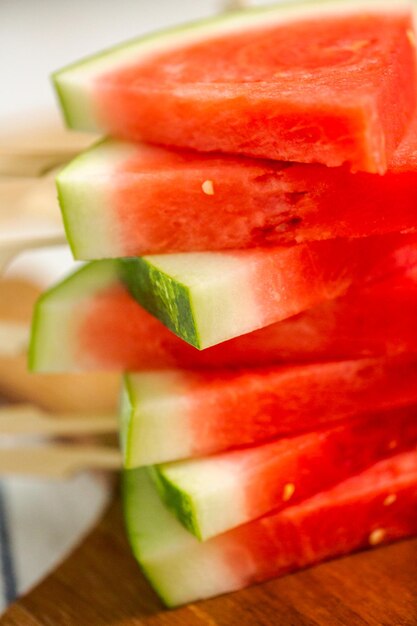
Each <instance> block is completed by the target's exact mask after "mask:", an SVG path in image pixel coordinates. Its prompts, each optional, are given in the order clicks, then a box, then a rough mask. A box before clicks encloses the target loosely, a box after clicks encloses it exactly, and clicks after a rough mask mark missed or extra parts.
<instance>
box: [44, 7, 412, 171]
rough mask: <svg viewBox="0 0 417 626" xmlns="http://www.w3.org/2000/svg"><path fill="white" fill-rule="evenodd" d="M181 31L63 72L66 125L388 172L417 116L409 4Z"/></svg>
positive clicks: (278, 12)
mask: <svg viewBox="0 0 417 626" xmlns="http://www.w3.org/2000/svg"><path fill="white" fill-rule="evenodd" d="M222 22H223V25H222ZM185 30H186V33H185V35H184V36H183V37H182V36H181V30H178V31H177V32H174V33H167V37H168V38H167V39H165V43H164V33H161V35H160V36H159V39H160V42H161V43H160V47H158V35H157V36H155V37H154V38H151V39H148V40H147V41H146V40H144V42H142V43H141V42H140V41H139V42H136V43H135V42H133V43H131V44H128V45H127V46H126V48H125V49H123V48H119V49H116V50H115V51H109V52H107V53H104V54H102V55H98V56H95V57H93V58H90V59H87V60H85V61H82V62H81V63H79V64H76V65H73V66H70V67H69V68H65V69H64V70H62V71H60V72H58V73H57V74H56V75H55V82H56V85H57V88H58V91H59V94H60V97H61V102H62V104H63V107H64V110H65V112H66V116H67V119H68V121H69V123H70V124H72V125H73V126H74V127H78V128H80V127H81V128H86V127H90V128H91V126H95V127H96V128H99V129H101V130H104V131H105V132H107V133H108V134H110V135H113V136H116V137H125V138H129V139H144V140H146V141H149V142H151V143H161V144H165V145H174V146H180V147H188V148H193V149H197V150H200V151H213V150H217V151H221V152H228V153H239V154H246V155H253V156H257V157H266V158H272V159H279V160H284V161H299V162H310V163H311V162H319V163H323V164H325V165H327V166H337V165H341V164H343V163H349V164H350V165H351V167H352V168H353V169H354V170H364V171H369V172H379V173H383V172H385V171H386V168H387V162H388V159H389V157H390V155H391V154H392V152H393V150H394V149H395V148H396V146H397V145H398V143H399V142H400V140H401V139H402V136H403V135H404V133H405V130H406V128H407V126H408V124H409V122H410V119H411V117H412V115H413V112H414V110H415V106H416V93H417V89H416V67H415V66H416V63H415V44H414V27H413V17H412V5H411V3H409V2H396V3H394V4H388V3H375V2H367V3H365V4H363V3H357V4H356V3H354V2H329V3H323V2H321V3H318V4H317V5H311V4H304V3H296V4H295V6H292V5H287V6H284V7H282V6H280V5H277V7H275V8H273V9H270V10H269V12H268V11H265V10H264V12H263V13H262V12H258V14H256V13H252V14H251V13H248V14H246V16H245V14H241V15H240V16H239V15H237V16H236V17H235V16H233V15H232V16H230V17H228V18H219V19H218V20H217V21H211V22H207V23H202V24H201V25H196V27H195V33H196V35H193V33H192V31H193V27H192V26H191V27H189V28H188V29H185ZM301 42H302V43H301ZM143 43H144V44H145V45H143ZM147 45H148V47H147ZM77 96H78V97H77ZM83 109H84V112H83Z"/></svg>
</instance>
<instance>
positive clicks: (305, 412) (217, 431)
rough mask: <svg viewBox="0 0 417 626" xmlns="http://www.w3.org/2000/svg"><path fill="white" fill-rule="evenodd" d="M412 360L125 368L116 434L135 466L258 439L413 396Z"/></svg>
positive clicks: (416, 393)
mask: <svg viewBox="0 0 417 626" xmlns="http://www.w3.org/2000/svg"><path fill="white" fill-rule="evenodd" d="M416 383H417V360H416V357H415V356H414V359H413V360H410V359H409V358H408V359H398V358H391V359H386V358H380V359H360V360H357V361H336V362H330V363H313V364H307V365H296V366H281V367H274V368H268V369H264V368H261V369H250V370H246V369H245V370H222V369H219V370H216V371H215V372H200V373H199V372H197V371H190V370H168V371H163V372H143V373H136V374H128V375H127V376H126V377H125V380H124V389H123V394H122V400H123V401H122V410H121V439H122V442H123V456H124V465H125V467H126V468H134V467H138V466H141V465H151V464H155V463H163V462H166V461H175V460H178V459H184V458H188V457H199V456H204V455H208V454H213V453H215V452H220V451H224V450H229V449H233V448H239V447H242V446H247V445H253V444H259V443H262V442H266V441H268V440H271V439H275V438H277V437H285V436H287V437H288V436H292V435H294V434H296V433H301V432H306V431H311V430H315V429H317V428H322V427H324V426H326V427H327V426H328V425H329V424H331V423H334V422H338V421H344V420H345V419H347V418H350V416H354V415H357V414H359V413H365V412H367V411H375V410H381V409H387V408H389V407H393V406H404V405H407V404H412V403H417V384H416Z"/></svg>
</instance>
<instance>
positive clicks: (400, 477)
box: [123, 452, 417, 606]
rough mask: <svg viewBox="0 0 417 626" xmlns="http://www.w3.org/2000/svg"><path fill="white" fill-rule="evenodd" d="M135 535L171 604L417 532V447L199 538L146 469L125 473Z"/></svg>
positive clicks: (148, 571)
mask: <svg viewBox="0 0 417 626" xmlns="http://www.w3.org/2000/svg"><path fill="white" fill-rule="evenodd" d="M123 482H124V501H125V517H126V525H127V529H128V534H129V538H130V543H131V546H132V549H133V552H134V554H135V556H136V558H137V560H138V561H139V563H140V565H141V568H142V569H143V571H144V573H145V575H146V576H147V578H148V579H149V581H150V582H151V584H152V586H153V587H154V588H155V590H156V591H157V593H158V594H159V595H160V596H161V598H162V599H163V601H164V602H165V604H167V605H168V606H176V605H179V604H184V603H186V602H193V601H195V600H200V599H203V598H208V597H211V596H215V595H219V594H222V593H226V592H229V591H235V590H237V589H241V588H243V587H247V586H248V585H251V584H254V583H259V582H261V581H264V580H267V579H269V578H273V577H276V576H282V575H283V574H287V573H288V572H292V571H294V570H297V569H300V568H302V567H306V566H309V565H313V564H315V563H318V562H320V561H324V560H327V559H330V558H334V557H336V556H341V555H345V554H348V553H349V552H353V551H355V550H359V549H363V548H373V547H375V546H376V545H380V544H384V543H387V542H390V541H394V540H396V539H401V538H404V537H408V536H410V535H414V534H416V533H417V453H416V452H410V453H407V454H403V455H398V456H395V457H393V458H391V459H389V460H385V461H382V462H380V463H378V464H377V465H375V466H373V467H372V468H370V469H368V470H366V471H365V472H363V473H362V474H360V475H358V476H355V477H353V478H350V479H348V480H346V481H345V482H343V483H341V484H339V485H337V486H336V487H333V488H332V489H331V490H329V491H324V492H322V493H319V494H317V495H316V496H314V497H312V498H310V499H309V500H305V501H304V502H301V503H300V504H296V505H295V506H291V507H289V508H287V509H284V510H283V511H280V512H278V513H273V514H272V515H269V516H267V517H264V518H262V519H259V520H256V521H253V522H251V523H249V524H245V525H244V526H240V527H239V528H235V529H233V530H231V531H229V532H227V533H225V534H223V535H219V536H217V537H213V538H212V539H210V540H209V541H207V542H205V543H200V542H199V541H198V540H197V539H196V538H195V537H193V536H192V535H191V534H190V533H188V532H187V531H186V530H185V529H184V528H183V527H182V526H181V525H180V524H179V523H178V521H177V520H176V519H175V518H174V517H173V516H172V515H171V513H170V512H169V511H168V510H167V509H166V508H165V507H164V505H163V504H162V502H161V501H160V499H159V498H158V496H157V494H156V492H155V489H154V488H153V485H152V483H151V481H150V480H149V477H148V476H147V472H146V470H145V469H138V470H130V471H126V472H125V473H124V481H123Z"/></svg>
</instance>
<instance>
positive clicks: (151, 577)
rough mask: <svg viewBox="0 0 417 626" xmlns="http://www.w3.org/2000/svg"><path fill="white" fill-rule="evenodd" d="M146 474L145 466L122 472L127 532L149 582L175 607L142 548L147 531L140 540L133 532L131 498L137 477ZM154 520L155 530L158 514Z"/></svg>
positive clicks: (165, 600) (159, 594)
mask: <svg viewBox="0 0 417 626" xmlns="http://www.w3.org/2000/svg"><path fill="white" fill-rule="evenodd" d="M146 474H147V470H146V469H144V468H142V469H132V470H124V471H123V472H122V504H123V516H124V522H125V528H126V533H127V537H128V541H129V544H130V547H131V549H132V552H133V554H134V556H135V558H136V561H137V563H138V564H139V567H140V569H141V571H142V572H143V574H144V576H145V577H146V578H147V579H148V581H149V583H150V584H151V585H152V588H153V589H154V590H155V591H156V593H157V594H158V596H159V597H160V598H161V600H162V602H163V603H164V604H165V606H167V607H174V606H175V600H174V599H173V598H171V596H170V594H169V592H168V591H166V590H165V589H164V588H163V585H161V583H160V580H159V577H158V575H157V574H155V573H154V572H153V569H152V566H151V565H149V564H147V562H146V554H144V552H143V550H142V549H141V546H142V545H143V543H144V542H145V543H146V540H147V537H146V533H144V536H143V537H139V540H138V536H137V534H136V533H135V532H133V528H134V527H135V524H134V521H133V519H132V511H133V509H132V506H131V500H132V499H134V498H132V491H133V492H134V490H135V488H136V487H137V482H138V480H137V477H139V478H144V479H145V480H146V478H145V475H146ZM152 522H153V524H154V526H155V530H158V526H159V518H158V516H157V517H155V519H153V520H152ZM161 531H162V532H164V531H165V528H164V525H163V524H162V526H161Z"/></svg>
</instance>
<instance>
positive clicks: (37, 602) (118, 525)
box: [0, 499, 417, 626]
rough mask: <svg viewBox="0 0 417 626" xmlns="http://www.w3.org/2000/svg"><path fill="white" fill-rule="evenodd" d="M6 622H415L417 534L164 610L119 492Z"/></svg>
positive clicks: (384, 625)
mask: <svg viewBox="0 0 417 626" xmlns="http://www.w3.org/2000/svg"><path fill="white" fill-rule="evenodd" d="M0 624H1V626H105V625H106V626H122V625H123V626H138V625H141V626H142V625H143V626H340V625H342V624H343V625H344V626H345V625H346V626H359V625H361V626H362V625H372V626H416V625H417V540H412V541H404V542H400V543H398V544H396V545H392V546H387V547H383V548H379V549H378V550H375V551H372V552H366V553H361V554H357V555H354V556H352V557H348V558H344V559H339V560H337V561H333V562H330V563H325V564H323V565H319V566H318V567H315V568H311V569H309V570H305V571H303V572H299V573H298V574H295V575H291V576H286V577H284V578H281V579H279V580H273V581H271V582H268V583H265V584H263V585H258V586H256V587H252V588H251V589H245V590H243V591H240V592H238V593H233V594H229V595H227V596H223V597H220V598H215V599H213V600H207V601H205V602H199V603H196V604H191V605H189V606H187V607H182V608H180V609H177V610H171V611H168V610H165V609H163V607H162V605H161V604H160V602H159V600H158V598H157V597H156V595H155V594H154V593H153V592H152V590H151V588H150V587H149V585H148V584H147V582H146V580H145V579H144V577H143V576H142V575H141V573H140V571H139V569H138V567H137V565H136V563H135V561H134V559H133V557H132V556H131V554H130V551H129V548H128V545H127V543H126V539H125V535H124V530H123V521H122V514H121V506H120V501H119V500H117V499H116V500H115V502H114V503H113V504H112V505H111V507H110V508H109V510H108V511H107V513H106V515H105V516H104V518H103V520H102V521H101V522H100V523H99V524H98V525H97V527H96V528H95V529H94V530H93V532H92V533H91V534H90V535H89V536H88V537H87V538H86V539H85V540H84V541H83V543H82V544H81V545H80V546H79V547H78V548H77V549H76V550H75V551H74V552H73V553H72V554H71V556H70V557H69V558H68V559H67V560H66V561H65V562H64V563H63V564H62V565H61V566H60V567H58V568H57V569H56V570H55V571H54V572H53V573H52V574H51V575H50V576H49V577H47V578H46V579H45V580H44V581H43V582H41V583H40V584H39V585H38V586H37V587H36V588H35V589H34V590H33V591H31V592H30V593H29V594H28V595H27V596H25V597H24V598H22V599H20V600H19V601H18V602H17V603H16V604H15V605H13V606H12V607H11V608H10V609H9V610H8V612H7V613H6V614H5V615H4V616H3V618H2V619H0Z"/></svg>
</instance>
